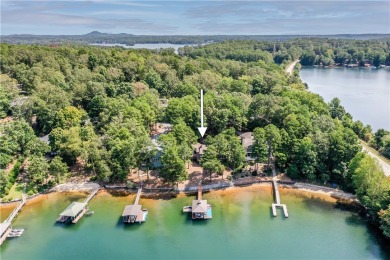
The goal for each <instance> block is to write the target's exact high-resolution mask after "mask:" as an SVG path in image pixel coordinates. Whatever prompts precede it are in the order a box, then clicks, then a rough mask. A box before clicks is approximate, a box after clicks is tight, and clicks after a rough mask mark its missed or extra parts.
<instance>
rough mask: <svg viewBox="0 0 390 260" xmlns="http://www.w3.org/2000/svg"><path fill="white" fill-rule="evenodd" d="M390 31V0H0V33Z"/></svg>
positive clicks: (304, 32)
mask: <svg viewBox="0 0 390 260" xmlns="http://www.w3.org/2000/svg"><path fill="white" fill-rule="evenodd" d="M95 30H96V31H100V32H106V33H132V34H144V35H156V34H157V35H174V34H184V35H194V34H196V35H199V34H202V35H206V34H248V35H249V34H252V35H253V34H258V35H270V34H272V35H281V34H343V33H351V34H352V33H354V34H355V33H356V34H357V33H390V1H388V0H386V1H367V0H366V1H297V0H290V1H124V0H122V1H121V0H117V1H106V0H95V1H94V0H91V1H73V0H72V1H56V0H50V1H49V0H46V1H19V0H12V1H11V0H1V35H8V34H55V35H59V34H85V33H88V32H91V31H95Z"/></svg>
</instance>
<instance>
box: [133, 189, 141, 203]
mask: <svg viewBox="0 0 390 260" xmlns="http://www.w3.org/2000/svg"><path fill="white" fill-rule="evenodd" d="M141 193H142V188H139V189H138V191H137V196H136V197H135V201H134V205H138V202H139V199H140V198H141Z"/></svg>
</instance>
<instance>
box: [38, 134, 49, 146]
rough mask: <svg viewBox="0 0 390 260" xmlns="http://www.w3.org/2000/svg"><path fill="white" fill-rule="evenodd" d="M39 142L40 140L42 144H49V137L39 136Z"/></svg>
mask: <svg viewBox="0 0 390 260" xmlns="http://www.w3.org/2000/svg"><path fill="white" fill-rule="evenodd" d="M39 140H41V141H42V142H44V143H46V144H50V140H49V135H44V136H41V137H39Z"/></svg>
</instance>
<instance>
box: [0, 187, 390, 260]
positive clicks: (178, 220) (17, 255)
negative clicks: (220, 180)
mask: <svg viewBox="0 0 390 260" xmlns="http://www.w3.org/2000/svg"><path fill="white" fill-rule="evenodd" d="M312 196H314V197H316V196H317V195H313V194H311V195H310V194H307V193H303V192H300V191H297V190H286V189H282V191H281V199H282V202H283V203H286V204H287V207H288V210H289V218H288V219H285V218H284V217H282V212H281V211H278V217H275V218H274V217H272V216H271V210H270V205H271V203H272V193H271V188H270V187H269V186H251V187H246V188H239V189H235V190H231V189H229V190H225V191H213V192H210V193H207V194H205V195H204V197H205V199H208V200H209V203H211V204H212V206H213V219H211V220H209V221H207V222H206V221H200V222H193V221H192V220H190V219H189V218H188V216H187V215H185V214H183V213H182V212H181V211H182V207H183V206H185V205H190V203H191V201H192V199H193V198H194V197H193V196H188V197H187V196H184V195H181V196H179V197H176V198H163V197H156V198H145V197H141V200H140V204H142V205H143V207H144V208H147V209H148V210H149V216H148V219H147V221H146V222H145V223H143V224H135V225H123V224H122V221H121V218H120V216H121V214H122V211H123V209H124V207H125V205H126V204H131V203H132V202H133V201H134V195H128V196H120V195H119V194H116V195H115V194H109V193H107V192H102V193H99V194H98V195H97V196H96V197H95V198H93V200H92V201H91V203H90V205H89V208H90V209H91V210H94V212H95V213H94V214H93V215H92V216H85V217H83V218H82V219H81V220H80V221H79V222H78V223H77V224H75V225H72V224H69V225H62V224H56V223H55V220H56V218H57V217H58V214H59V213H60V212H62V210H63V209H64V208H65V207H66V206H67V205H68V204H69V203H70V202H71V201H72V200H82V198H84V197H85V195H80V194H77V193H65V194H54V193H53V194H49V195H45V196H43V197H42V198H40V199H37V200H34V201H31V202H29V203H28V204H27V206H25V207H24V208H23V211H22V212H21V213H20V214H19V216H18V217H17V219H16V221H15V222H14V224H13V226H14V227H18V228H24V229H25V232H24V233H23V235H22V236H21V237H19V238H16V239H7V240H6V241H5V243H4V244H3V245H2V246H1V248H0V253H1V259H2V260H6V259H124V258H126V259H141V258H142V259H217V258H218V259H260V258H261V259H386V258H387V259H388V258H389V257H390V248H389V245H385V242H383V241H380V240H379V239H378V237H377V236H375V234H374V233H373V231H370V229H369V228H367V224H366V223H365V221H364V220H363V219H362V218H361V217H359V216H358V215H357V214H355V213H352V212H350V211H347V210H342V209H340V208H338V207H336V206H335V204H334V203H331V202H326V201H324V200H323V199H320V198H314V197H312ZM318 196H319V195H318ZM1 209H2V213H5V211H6V210H7V209H6V208H4V207H3V208H1Z"/></svg>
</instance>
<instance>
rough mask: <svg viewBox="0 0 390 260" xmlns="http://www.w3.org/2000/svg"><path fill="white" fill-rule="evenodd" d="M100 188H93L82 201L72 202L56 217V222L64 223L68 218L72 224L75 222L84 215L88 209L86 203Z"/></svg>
mask: <svg viewBox="0 0 390 260" xmlns="http://www.w3.org/2000/svg"><path fill="white" fill-rule="evenodd" d="M99 189H100V188H97V189H95V190H93V191H92V192H91V193H90V194H89V195H88V197H87V198H86V199H85V200H84V202H72V204H70V205H69V206H68V207H67V208H66V209H65V210H64V211H63V212H62V213H61V214H60V217H59V218H58V219H57V222H61V223H65V222H67V221H68V220H69V219H71V220H72V223H73V224H76V223H77V222H78V221H79V220H80V219H81V218H82V217H83V216H84V215H85V213H87V212H88V211H89V209H88V208H87V205H88V203H89V202H90V201H91V199H92V198H93V197H94V196H95V195H96V194H97V193H98V191H99Z"/></svg>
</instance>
